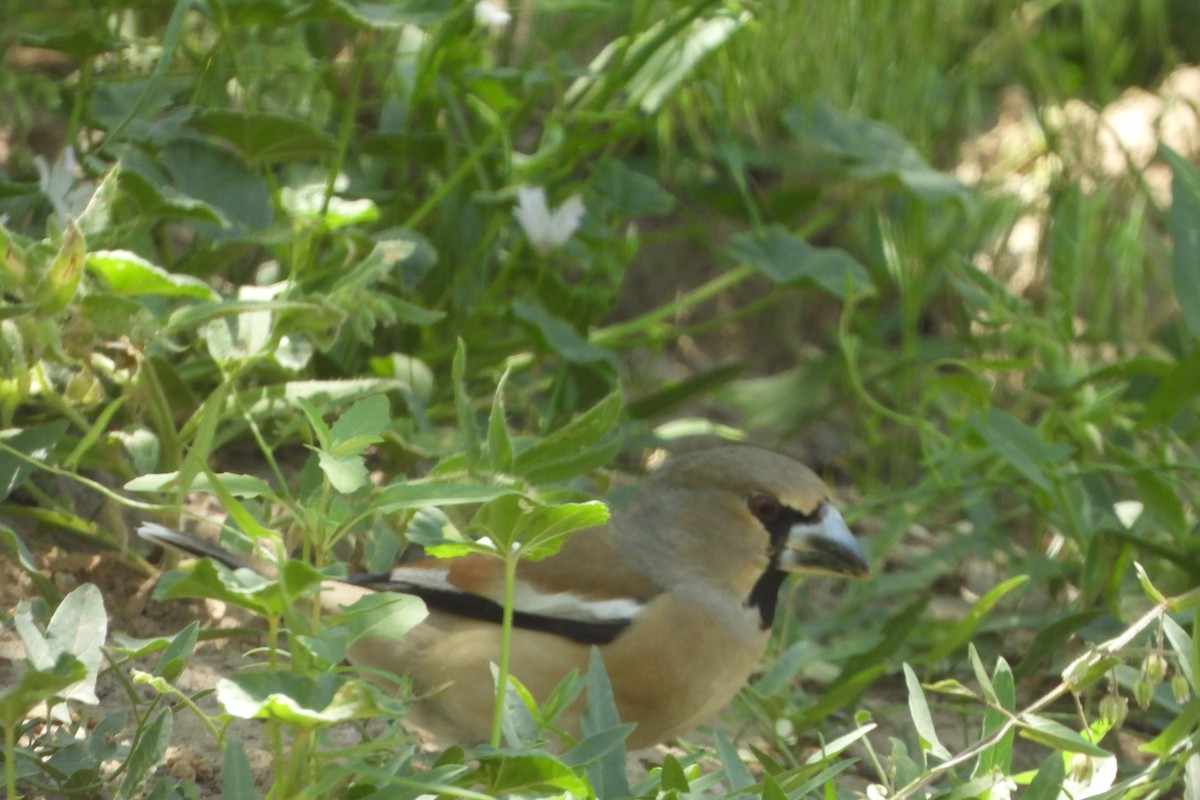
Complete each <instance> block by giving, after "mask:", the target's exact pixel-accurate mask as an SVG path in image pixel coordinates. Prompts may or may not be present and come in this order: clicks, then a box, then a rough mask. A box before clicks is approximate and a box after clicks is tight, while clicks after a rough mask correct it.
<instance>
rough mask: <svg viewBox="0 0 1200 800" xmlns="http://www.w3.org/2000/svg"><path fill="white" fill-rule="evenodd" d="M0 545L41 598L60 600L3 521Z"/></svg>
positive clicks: (0, 524) (31, 557) (17, 538)
mask: <svg viewBox="0 0 1200 800" xmlns="http://www.w3.org/2000/svg"><path fill="white" fill-rule="evenodd" d="M3 458H4V456H3V455H2V454H0V460H2V459H3ZM0 499H2V498H0ZM0 545H2V546H3V548H2V549H6V550H9V551H11V552H12V554H13V555H14V556H15V557H16V562H17V564H19V565H20V567H21V569H22V570H24V572H25V574H26V575H28V576H29V579H30V580H31V581H33V585H34V586H36V587H37V590H38V594H40V595H41V596H42V599H43V600H45V601H46V602H48V603H50V604H51V605H55V606H57V605H58V603H59V602H60V601H61V595H60V594H59V591H58V589H57V588H55V586H54V584H53V583H51V582H50V579H49V578H48V577H47V576H46V575H45V574H44V573H43V572H42V571H41V570H40V569H39V568H38V566H37V563H36V562H35V561H34V560H33V553H32V552H30V550H29V548H28V547H26V546H25V542H23V541H21V537H19V536H17V532H16V531H14V530H13V529H12V528H10V527H8V526H7V525H5V524H3V523H0Z"/></svg>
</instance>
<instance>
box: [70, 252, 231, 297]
mask: <svg viewBox="0 0 1200 800" xmlns="http://www.w3.org/2000/svg"><path fill="white" fill-rule="evenodd" d="M84 263H85V264H86V265H87V267H88V269H90V270H91V271H92V272H94V273H95V274H97V275H99V276H100V277H101V278H103V279H104V282H105V283H107V284H108V286H109V288H110V289H112V291H114V292H116V293H117V294H121V295H127V296H130V297H137V296H141V295H163V296H165V297H198V298H201V299H202V300H212V301H216V300H217V299H218V298H217V293H216V292H214V291H213V290H212V289H211V288H210V287H209V285H208V284H207V283H205V282H204V281H202V280H199V279H198V278H193V277H192V276H191V275H175V274H172V273H170V272H167V271H166V270H165V269H163V268H162V267H159V266H156V265H154V264H151V263H150V262H149V261H147V260H146V259H144V258H142V257H141V256H139V255H138V254H137V253H132V252H129V251H128V250H97V251H95V252H92V253H88V254H87V258H86V259H85V261H84Z"/></svg>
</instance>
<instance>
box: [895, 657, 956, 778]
mask: <svg viewBox="0 0 1200 800" xmlns="http://www.w3.org/2000/svg"><path fill="white" fill-rule="evenodd" d="M904 683H905V684H906V685H907V686H908V711H909V715H910V716H911V717H912V721H913V727H914V728H916V731H917V735H918V736H920V737H921V743H922V745H923V747H924V748H925V749H927V750H928V751H929V752H930V753H931V754H933V755H934V756H937V757H938V758H940V759H943V760H945V759H947V758H950V751H949V750H947V749H946V748H945V746H943V745H942V743H941V741H940V740H939V739H938V735H937V729H936V728H935V727H934V724H933V715H932V714H930V713H929V702H928V701H927V700H926V699H925V691H924V690H923V689H922V688H921V682H920V681H919V680H917V674H916V673H915V672H913V670H912V667H910V666H909V665H908V664H905V665H904Z"/></svg>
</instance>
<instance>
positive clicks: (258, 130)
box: [187, 108, 337, 164]
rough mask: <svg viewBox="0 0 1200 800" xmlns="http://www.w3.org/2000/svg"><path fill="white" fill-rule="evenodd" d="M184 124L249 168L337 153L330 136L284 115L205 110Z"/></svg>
mask: <svg viewBox="0 0 1200 800" xmlns="http://www.w3.org/2000/svg"><path fill="white" fill-rule="evenodd" d="M187 124H188V125H189V126H190V127H192V128H195V129H196V130H198V131H201V132H203V133H207V134H210V135H212V136H216V137H219V138H221V139H224V140H225V141H227V142H229V143H230V144H232V145H233V146H234V147H236V148H237V149H238V150H239V151H241V154H242V156H243V157H244V158H245V159H246V161H247V162H249V163H251V164H254V163H260V162H261V163H267V164H280V163H284V162H288V161H299V160H307V159H317V158H322V157H325V156H331V155H333V154H334V153H335V152H336V151H337V140H336V139H335V138H334V137H333V136H330V135H329V134H328V133H326V132H325V131H323V130H321V129H320V128H318V127H316V126H315V125H313V124H311V123H309V122H306V121H305V120H303V119H301V118H299V117H291V116H287V115H284V114H271V113H265V112H246V111H230V110H227V109H218V108H207V109H200V110H198V111H197V112H196V113H195V114H193V115H192V116H191V117H190V118H189V119H188V123H187Z"/></svg>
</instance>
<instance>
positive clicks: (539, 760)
mask: <svg viewBox="0 0 1200 800" xmlns="http://www.w3.org/2000/svg"><path fill="white" fill-rule="evenodd" d="M479 767H480V771H481V772H483V773H484V775H485V777H484V779H483V780H484V782H485V786H486V788H487V790H488V793H489V795H490V796H497V797H507V796H512V795H521V794H522V793H524V792H532V791H534V790H537V789H546V788H553V789H557V790H559V791H560V792H566V793H567V795H568V796H576V797H587V796H588V790H587V783H586V782H585V781H584V780H583V779H582V778H581V777H580V776H578V775H576V774H575V771H574V770H573V769H571V768H570V767H568V766H567V765H566V764H564V763H563V762H562V761H560V760H559V759H558V758H556V757H554V756H552V755H550V754H549V753H544V752H539V751H537V750H519V751H518V750H504V751H491V752H487V751H485V752H483V753H481V754H480V756H479Z"/></svg>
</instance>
